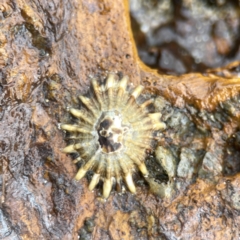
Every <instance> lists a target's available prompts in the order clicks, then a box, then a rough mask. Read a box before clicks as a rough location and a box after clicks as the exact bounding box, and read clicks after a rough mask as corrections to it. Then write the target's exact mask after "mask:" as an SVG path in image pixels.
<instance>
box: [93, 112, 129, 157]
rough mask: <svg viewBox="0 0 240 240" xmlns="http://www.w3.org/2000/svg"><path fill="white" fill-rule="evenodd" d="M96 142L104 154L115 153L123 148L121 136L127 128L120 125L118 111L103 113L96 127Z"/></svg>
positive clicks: (120, 120)
mask: <svg viewBox="0 0 240 240" xmlns="http://www.w3.org/2000/svg"><path fill="white" fill-rule="evenodd" d="M96 129H97V132H98V137H99V138H98V141H99V144H100V146H101V149H102V151H103V152H105V153H111V152H116V151H118V150H120V149H122V147H123V134H126V131H127V129H128V128H127V127H126V126H123V125H122V117H121V114H120V113H119V112H118V111H116V110H115V111H107V112H104V113H103V114H102V115H101V117H100V118H99V122H98V124H97V126H96Z"/></svg>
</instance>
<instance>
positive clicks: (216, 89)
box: [0, 0, 240, 240]
mask: <svg viewBox="0 0 240 240" xmlns="http://www.w3.org/2000/svg"><path fill="white" fill-rule="evenodd" d="M234 64H235V66H236V63H234ZM238 64H239V63H238ZM232 69H233V68H232V67H231V66H227V67H226V68H218V69H212V70H209V72H207V73H205V74H204V75H202V74H200V73H189V74H185V75H181V76H178V77H176V76H171V75H160V74H158V73H157V71H155V70H151V69H149V68H148V67H146V66H145V65H143V64H142V63H141V61H140V60H139V58H138V56H137V52H136V48H135V44H134V41H133V39H132V34H131V29H130V23H129V15H128V8H127V3H126V2H125V1H121V0H116V1H110V0H102V1H98V0H90V1H89V0H81V1H67V0H61V1H60V0H59V1H58V0H56V1H47V0H34V1H28V0H16V1H11V0H3V1H1V3H0V160H1V162H0V163H1V167H0V179H1V180H0V187H1V188H0V191H1V192H0V193H1V200H2V203H1V209H0V221H1V223H0V234H2V235H1V237H5V238H4V239H39V240H40V239H44V240H46V239H64V240H67V239H74V240H75V239H76V240H77V239H78V238H79V237H80V239H193V238H194V239H238V238H239V230H238V229H239V228H240V226H239V221H240V220H239V194H238V192H239V179H240V176H239V174H238V173H239V172H240V167H239V166H240V165H239V155H240V153H239V146H238V140H237V139H238V138H237V136H238V135H237V134H238V133H239V129H238V127H239V118H240V114H239V107H238V105H239V104H238V102H239V90H240V84H239V83H240V81H239V77H237V76H236V75H235V74H234V73H233V70H232ZM107 71H114V72H115V71H116V72H118V74H120V75H122V74H125V75H128V76H129V77H130V80H131V82H132V84H133V85H138V84H139V83H141V84H143V85H144V86H145V91H144V94H146V95H150V96H152V97H153V98H156V99H158V100H156V101H157V103H156V104H155V105H156V106H158V108H159V109H161V112H162V119H163V121H165V122H166V125H167V128H166V131H165V132H163V133H161V134H160V135H159V136H156V138H157V139H158V145H159V146H162V147H164V148H170V149H171V152H172V154H173V155H174V157H175V158H176V159H177V161H176V164H177V165H178V163H179V161H180V160H182V159H183V156H182V157H180V155H181V149H183V148H188V149H189V151H191V152H194V153H196V154H197V157H198V158H199V159H200V160H199V162H198V164H199V168H197V169H196V171H195V172H194V177H193V178H191V179H190V180H191V181H185V179H184V178H180V177H176V179H175V184H174V187H175V191H174V194H173V195H171V196H170V197H169V198H167V199H165V198H163V199H162V198H161V197H159V196H158V195H156V194H154V193H152V192H151V191H149V186H148V184H147V183H146V182H145V181H143V178H142V177H141V176H140V174H138V173H136V176H135V178H136V182H137V194H136V195H132V194H131V193H129V192H128V191H126V192H125V193H122V194H118V193H117V192H115V191H113V193H112V194H111V196H110V197H109V199H108V200H107V201H103V200H102V199H101V197H100V193H101V191H100V189H96V190H94V191H93V192H90V191H89V190H88V188H87V185H88V180H89V179H88V177H87V178H85V179H83V180H81V181H80V182H75V181H74V180H72V179H73V176H74V175H75V173H76V170H77V168H76V166H75V165H74V163H73V162H72V158H71V156H67V155H65V154H63V153H62V152H61V149H62V148H63V147H64V146H66V141H65V139H64V137H65V135H64V133H63V132H62V131H60V130H59V129H58V123H59V122H65V121H67V120H68V119H69V118H70V115H69V114H68V113H67V111H66V108H67V107H69V106H76V105H78V104H79V103H78V100H77V96H78V95H79V94H80V93H81V94H84V93H86V92H87V90H88V89H89V84H90V80H89V79H90V76H96V77H98V76H103V77H104V76H106V75H107ZM158 97H159V98H158ZM179 119H180V120H179ZM186 126H187V127H186ZM218 148H219V149H220V150H219V151H220V152H215V151H217V149H218ZM204 156H205V157H204ZM209 156H214V161H213V160H212V159H211V162H210V163H209V162H208V159H209ZM203 158H204V160H203ZM146 161H147V163H148V164H147V165H148V167H149V169H150V170H149V171H150V173H151V176H152V177H153V181H154V182H156V186H155V187H158V185H157V184H161V183H162V182H167V181H168V176H167V174H166V173H165V172H164V169H163V168H162V166H161V165H160V164H159V163H158V162H157V161H155V155H154V151H153V152H151V153H149V159H147V160H146ZM202 161H204V166H205V168H204V171H206V174H199V175H198V173H199V172H198V171H200V173H201V167H202ZM215 161H216V162H217V164H218V165H219V167H218V168H217V169H216V170H214V169H213V168H214V162H215ZM220 167H221V168H222V170H220ZM209 169H210V170H209ZM208 171H210V172H211V173H212V172H213V173H214V174H211V173H210V172H208ZM190 175H191V170H190V172H189V173H188V174H187V175H186V176H190ZM184 176H185V175H184ZM153 192H154V191H153Z"/></svg>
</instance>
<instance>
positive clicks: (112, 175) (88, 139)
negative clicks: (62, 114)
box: [61, 74, 165, 198]
mask: <svg viewBox="0 0 240 240" xmlns="http://www.w3.org/2000/svg"><path fill="white" fill-rule="evenodd" d="M92 87H93V91H94V96H93V97H91V98H88V97H85V96H79V99H80V101H81V102H82V106H81V108H80V109H74V108H70V109H69V111H70V113H71V114H72V115H73V116H74V117H75V118H76V124H61V128H62V129H63V130H66V131H68V132H70V136H71V138H72V139H74V144H71V145H68V146H67V147H65V148H64V149H63V151H64V152H65V153H78V154H79V159H80V160H81V161H83V162H84V163H83V165H82V167H81V168H80V169H79V170H78V172H77V174H76V176H75V179H76V180H80V179H81V178H83V177H84V175H85V174H86V173H87V171H89V170H93V172H94V175H93V177H92V179H91V182H90V184H89V189H90V190H92V189H94V188H95V186H96V185H97V184H98V182H99V180H100V179H101V180H102V181H103V197H104V198H108V196H109V194H110V192H111V189H112V186H113V185H115V184H116V185H117V186H118V187H121V186H122V181H123V180H124V181H125V182H126V184H127V186H128V189H129V190H130V191H131V192H132V193H135V192H136V188H135V185H134V183H133V179H132V175H133V173H134V171H136V169H139V170H140V171H141V173H142V174H143V175H144V176H146V175H148V171H147V169H146V166H145V163H144V160H145V157H146V150H147V149H151V145H152V141H153V134H154V132H155V131H157V130H160V129H164V128H165V124H164V123H162V122H161V121H160V118H161V114H160V113H148V105H149V104H151V103H152V99H150V100H146V101H144V102H142V103H140V102H141V101H139V96H140V94H141V92H142V91H143V86H138V87H136V88H135V89H133V90H132V91H130V90H129V86H128V77H127V76H124V77H123V78H121V79H119V80H117V75H115V74H109V75H108V77H107V79H106V81H105V84H99V83H98V81H97V80H96V79H92Z"/></svg>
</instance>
